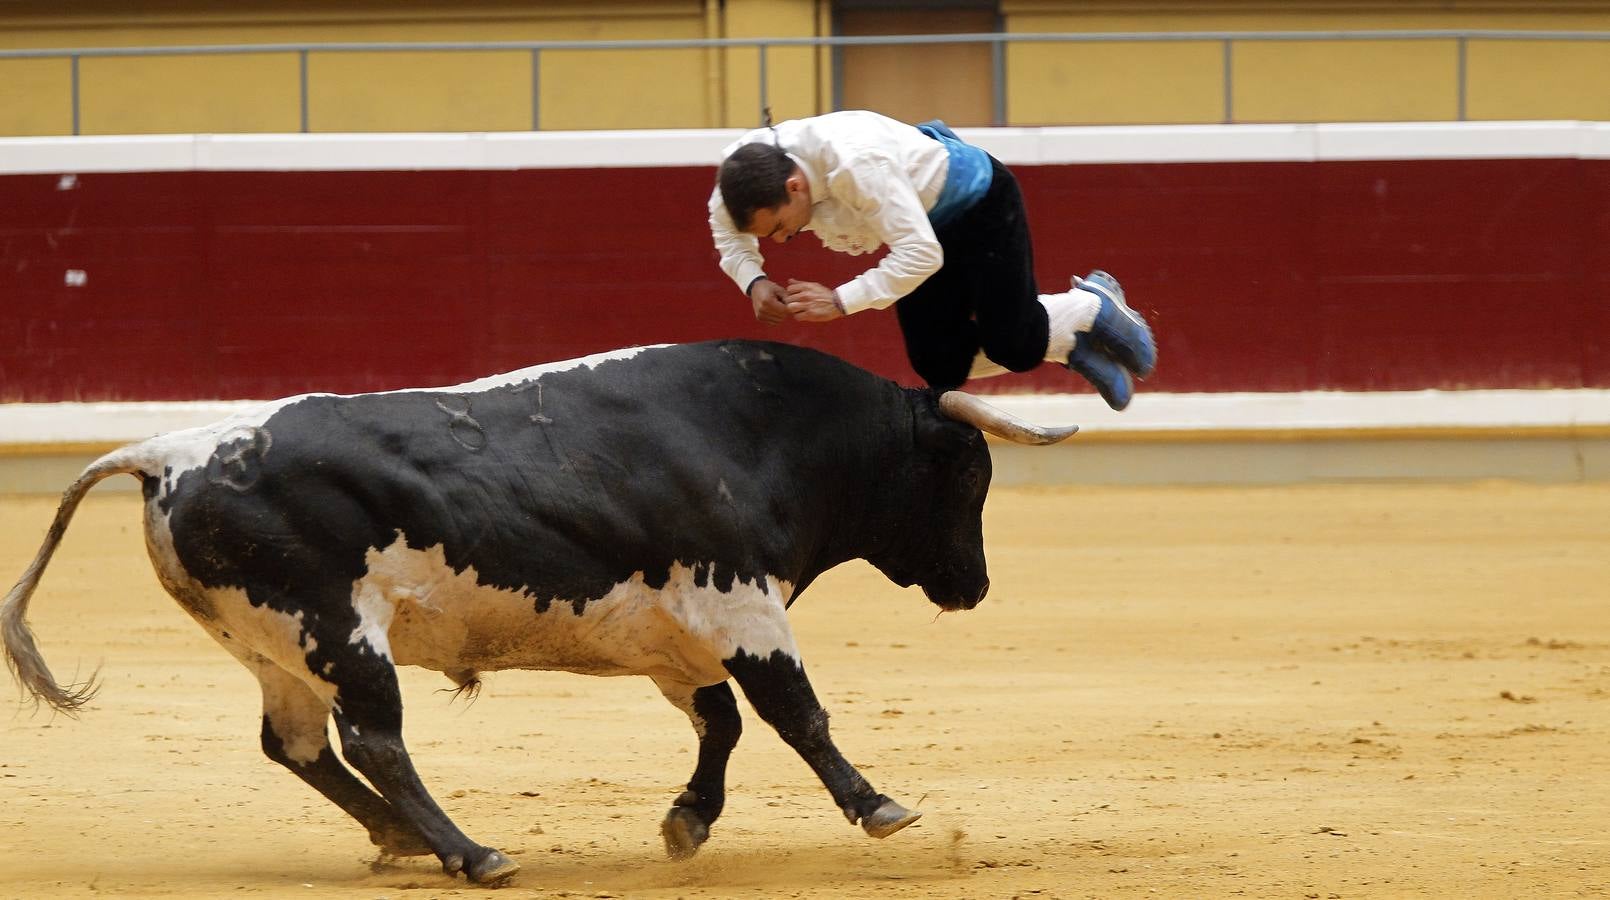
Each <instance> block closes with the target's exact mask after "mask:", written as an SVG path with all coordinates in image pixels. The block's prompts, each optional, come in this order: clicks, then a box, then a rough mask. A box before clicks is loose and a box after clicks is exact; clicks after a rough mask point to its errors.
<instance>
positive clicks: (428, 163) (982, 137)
mask: <svg viewBox="0 0 1610 900" xmlns="http://www.w3.org/2000/svg"><path fill="white" fill-rule="evenodd" d="M960 132H961V134H962V135H963V136H964V137H966V138H967V139H968V140H970V141H973V142H975V143H977V144H978V145H980V146H982V147H984V148H985V149H987V150H989V151H990V152H991V153H993V154H994V155H995V156H996V157H998V158H999V159H1000V160H1001V161H1002V162H1005V163H1007V164H1009V165H1067V164H1080V163H1157V162H1271V161H1273V162H1281V161H1288V162H1311V161H1325V160H1363V159H1495V158H1519V159H1530V158H1540V159H1548V158H1567V159H1571V158H1580V159H1610V123H1605V122H1574V121H1562V122H1388V123H1363V124H1353V123H1349V124H1320V125H1157V126H1092V127H1059V128H964V129H961V130H960ZM741 133H742V132H741V131H739V130H734V129H687V130H663V131H573V132H496V133H481V132H467V133H451V134H447V133H443V134H194V135H135V136H121V137H117V136H111V137H102V136H97V137H76V138H75V137H24V138H0V175H4V174H29V173H81V172H185V171H367V170H417V169H544V168H619V167H648V166H711V165H714V163H715V160H716V159H717V158H718V157H719V155H720V152H721V148H722V147H724V146H726V145H727V144H728V143H730V142H731V141H732V140H733V139H734V138H735V137H737V136H738V135H739V134H741Z"/></svg>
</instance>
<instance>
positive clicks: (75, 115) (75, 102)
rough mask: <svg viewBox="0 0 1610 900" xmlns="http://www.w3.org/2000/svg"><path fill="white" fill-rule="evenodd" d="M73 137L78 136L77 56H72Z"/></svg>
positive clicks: (75, 54)
mask: <svg viewBox="0 0 1610 900" xmlns="http://www.w3.org/2000/svg"><path fill="white" fill-rule="evenodd" d="M72 69H73V136H74V137H77V136H78V54H77V53H74V54H73V65H72Z"/></svg>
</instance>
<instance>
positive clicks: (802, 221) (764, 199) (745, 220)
mask: <svg viewBox="0 0 1610 900" xmlns="http://www.w3.org/2000/svg"><path fill="white" fill-rule="evenodd" d="M716 184H717V186H718V187H720V188H721V200H722V202H723V203H725V204H726V207H727V214H728V215H729V216H731V217H732V224H733V225H734V226H735V227H736V228H737V229H738V230H739V231H742V232H744V233H745V234H752V235H754V236H755V237H757V238H771V239H772V240H774V241H777V242H779V243H781V242H783V241H786V240H788V239H789V238H792V237H793V236H794V235H795V234H797V233H799V230H800V229H801V228H804V227H805V226H806V225H807V224H809V223H810V221H811V186H810V182H809V181H807V180H806V178H805V173H804V172H802V171H800V169H799V167H798V166H796V165H795V164H794V161H793V160H792V159H789V158H788V154H787V153H786V152H784V151H783V149H782V148H781V147H777V146H774V145H772V144H762V143H751V144H744V145H743V146H741V147H739V148H738V149H736V150H734V151H732V155H730V156H728V157H727V158H726V160H725V161H723V162H722V163H721V170H720V172H719V173H718V174H717V175H716Z"/></svg>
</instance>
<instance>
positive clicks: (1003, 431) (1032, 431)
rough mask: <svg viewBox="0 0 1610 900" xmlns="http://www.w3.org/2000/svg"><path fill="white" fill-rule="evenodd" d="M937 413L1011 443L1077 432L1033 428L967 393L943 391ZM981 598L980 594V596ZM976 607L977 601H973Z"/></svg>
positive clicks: (1065, 427)
mask: <svg viewBox="0 0 1610 900" xmlns="http://www.w3.org/2000/svg"><path fill="white" fill-rule="evenodd" d="M939 411H940V412H942V413H944V414H945V415H946V416H948V417H950V418H952V419H955V420H956V421H958V422H966V423H967V424H968V425H971V426H973V427H974V428H977V429H978V430H979V431H983V432H987V433H989V434H993V435H995V436H996V437H998V438H1005V439H1006V440H1009V441H1011V442H1012V443H1014V444H1055V443H1056V442H1058V441H1062V440H1066V439H1067V438H1070V437H1072V436H1073V434H1074V433H1075V432H1077V431H1078V430H1079V426H1077V425H1063V426H1060V427H1056V428H1052V427H1049V426H1045V425H1036V424H1034V423H1033V422H1028V421H1025V420H1023V419H1020V418H1018V417H1017V416H1014V415H1012V414H1010V413H1008V412H1005V411H1004V410H1000V409H997V408H995V407H993V406H990V405H989V404H988V403H985V402H984V401H983V400H980V399H978V398H977V397H975V396H973V395H972V394H969V393H967V392H966V391H946V392H944V393H943V394H940V395H939ZM980 596H981V597H982V595H980ZM973 602H974V604H975V605H976V604H977V602H978V601H976V600H975V601H973Z"/></svg>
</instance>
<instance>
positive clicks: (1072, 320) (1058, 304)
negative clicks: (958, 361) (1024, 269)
mask: <svg viewBox="0 0 1610 900" xmlns="http://www.w3.org/2000/svg"><path fill="white" fill-rule="evenodd" d="M1040 305H1041V306H1043V307H1045V314H1046V318H1047V319H1049V320H1050V325H1051V328H1050V340H1049V341H1047V342H1046V345H1045V359H1046V361H1047V362H1054V363H1066V362H1067V361H1068V354H1069V353H1072V352H1073V344H1074V341H1076V340H1077V339H1078V336H1079V334H1081V333H1083V332H1086V331H1089V330H1090V327H1091V326H1092V325H1094V324H1095V323H1096V313H1097V312H1099V311H1100V310H1101V298H1100V297H1098V296H1096V295H1095V294H1092V293H1091V292H1089V291H1086V290H1083V289H1080V288H1074V289H1073V290H1071V291H1066V292H1064V293H1061V294H1041V295H1040ZM1008 371H1010V370H1009V369H1007V368H1006V367H1005V366H1002V365H999V364H997V363H995V362H994V361H992V360H990V359H989V357H987V356H985V355H984V354H983V353H979V354H978V355H977V356H975V357H973V367H972V369H970V370H969V371H968V373H967V377H968V378H993V377H995V376H996V375H1005V374H1006V373H1007V372H1008Z"/></svg>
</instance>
